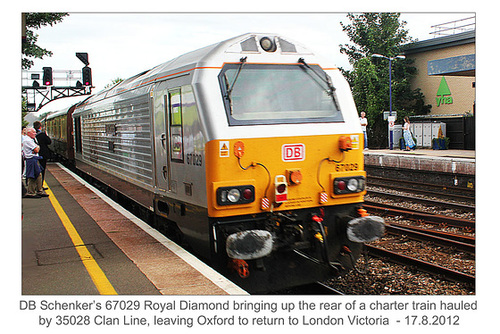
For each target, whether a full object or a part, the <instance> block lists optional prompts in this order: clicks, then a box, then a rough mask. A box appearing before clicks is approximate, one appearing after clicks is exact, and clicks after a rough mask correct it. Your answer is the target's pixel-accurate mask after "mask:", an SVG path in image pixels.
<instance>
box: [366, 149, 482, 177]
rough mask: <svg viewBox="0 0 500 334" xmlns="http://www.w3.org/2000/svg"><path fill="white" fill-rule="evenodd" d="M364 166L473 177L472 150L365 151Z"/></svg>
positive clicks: (474, 152)
mask: <svg viewBox="0 0 500 334" xmlns="http://www.w3.org/2000/svg"><path fill="white" fill-rule="evenodd" d="M364 155H365V165H368V166H378V167H394V168H402V169H413V170H421V171H432V172H441V173H454V174H465V175H475V172H476V159H475V158H476V151H474V150H430V149H416V150H414V151H404V150H399V149H398V150H396V149H394V150H389V149H386V150H384V149H382V150H365V151H364Z"/></svg>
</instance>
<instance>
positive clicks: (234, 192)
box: [227, 188, 241, 203]
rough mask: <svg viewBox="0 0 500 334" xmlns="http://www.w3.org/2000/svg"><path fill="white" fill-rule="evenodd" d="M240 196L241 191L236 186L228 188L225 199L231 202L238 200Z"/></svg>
mask: <svg viewBox="0 0 500 334" xmlns="http://www.w3.org/2000/svg"><path fill="white" fill-rule="evenodd" d="M240 197H241V193H240V191H239V190H238V189H236V188H233V189H231V190H229V192H228V193H227V199H228V200H229V202H231V203H236V202H238V201H239V200H240Z"/></svg>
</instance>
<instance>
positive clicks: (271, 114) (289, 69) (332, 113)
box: [219, 62, 344, 125]
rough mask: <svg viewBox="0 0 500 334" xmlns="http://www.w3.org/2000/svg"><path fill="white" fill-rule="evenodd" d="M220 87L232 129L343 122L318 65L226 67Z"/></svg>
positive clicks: (330, 89)
mask: <svg viewBox="0 0 500 334" xmlns="http://www.w3.org/2000/svg"><path fill="white" fill-rule="evenodd" d="M219 83H220V87H221V91H222V98H223V100H224V106H225V109H226V113H227V117H228V121H229V124H230V125H252V124H286V123H318V122H343V120H344V119H343V117H342V113H341V111H340V110H339V108H338V103H337V101H336V96H335V88H334V87H333V85H332V84H331V81H330V77H329V76H328V75H327V74H326V73H325V72H324V71H323V70H322V69H321V67H319V66H318V65H307V66H306V65H303V64H297V65H277V64H269V65H268V64H246V63H244V62H242V63H236V64H226V65H225V66H224V68H223V69H222V71H221V73H220V74H219Z"/></svg>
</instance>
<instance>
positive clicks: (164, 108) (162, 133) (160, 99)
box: [152, 90, 171, 192]
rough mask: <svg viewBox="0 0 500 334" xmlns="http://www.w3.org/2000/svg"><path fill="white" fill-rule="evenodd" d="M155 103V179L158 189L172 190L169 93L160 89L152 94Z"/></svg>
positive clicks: (160, 190)
mask: <svg viewBox="0 0 500 334" xmlns="http://www.w3.org/2000/svg"><path fill="white" fill-rule="evenodd" d="M152 103H153V106H154V108H153V111H154V112H153V122H154V124H153V128H154V138H155V139H154V142H155V170H156V173H155V179H156V189H157V190H158V191H159V192H167V191H171V187H170V184H171V182H170V178H171V171H170V161H171V159H170V155H169V150H168V147H169V146H170V142H169V134H168V95H167V94H166V91H164V90H159V91H158V92H154V93H153V94H152Z"/></svg>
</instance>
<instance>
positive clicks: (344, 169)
mask: <svg viewBox="0 0 500 334" xmlns="http://www.w3.org/2000/svg"><path fill="white" fill-rule="evenodd" d="M358 168H359V165H358V164H357V163H353V164H337V165H336V166H335V170H336V171H337V172H347V171H352V170H358Z"/></svg>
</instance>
